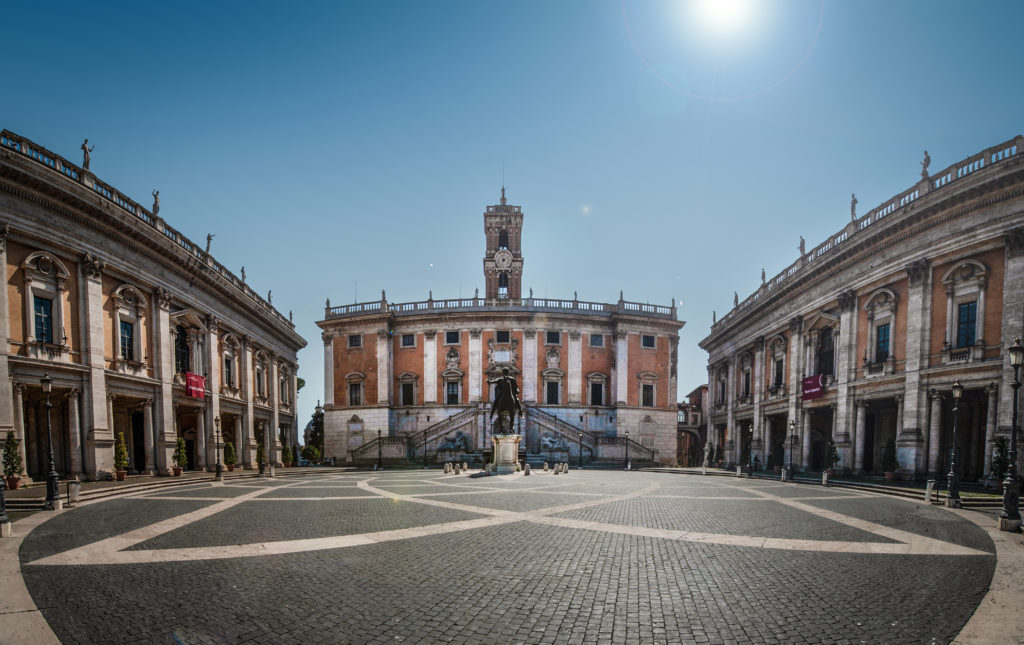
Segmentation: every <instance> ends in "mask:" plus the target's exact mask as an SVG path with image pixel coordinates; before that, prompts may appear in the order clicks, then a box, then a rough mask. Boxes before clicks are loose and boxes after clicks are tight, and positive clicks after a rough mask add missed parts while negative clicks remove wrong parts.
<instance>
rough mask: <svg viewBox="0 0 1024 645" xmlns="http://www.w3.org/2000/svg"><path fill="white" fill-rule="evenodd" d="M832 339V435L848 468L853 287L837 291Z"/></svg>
mask: <svg viewBox="0 0 1024 645" xmlns="http://www.w3.org/2000/svg"><path fill="white" fill-rule="evenodd" d="M835 342H836V344H837V346H836V349H837V351H836V409H835V412H834V414H835V420H834V421H833V431H832V436H833V438H834V441H835V443H836V451H837V452H838V453H839V458H840V462H839V463H840V467H841V468H843V469H849V468H851V467H852V465H853V462H854V460H853V455H852V452H853V451H852V450H851V436H852V433H851V431H852V430H853V429H854V424H852V423H851V422H850V416H851V413H852V412H853V407H854V406H853V405H851V404H852V401H853V396H852V394H851V391H850V381H852V380H853V379H854V374H855V370H856V366H857V357H856V356H855V354H856V351H857V295H856V293H855V292H854V291H853V290H848V291H844V292H842V293H840V294H839V338H838V339H835Z"/></svg>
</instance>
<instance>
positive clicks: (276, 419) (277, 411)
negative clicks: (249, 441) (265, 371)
mask: <svg viewBox="0 0 1024 645" xmlns="http://www.w3.org/2000/svg"><path fill="white" fill-rule="evenodd" d="M280 360H281V357H280V356H278V355H277V354H271V356H270V378H271V381H270V382H271V386H270V428H271V432H270V443H269V444H267V450H268V452H267V460H268V461H269V462H270V463H273V464H278V463H281V440H280V435H281V383H280V380H281V376H280V374H281V372H280V371H279V363H280Z"/></svg>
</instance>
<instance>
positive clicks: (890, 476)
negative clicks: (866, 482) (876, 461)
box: [885, 472, 896, 482]
mask: <svg viewBox="0 0 1024 645" xmlns="http://www.w3.org/2000/svg"><path fill="white" fill-rule="evenodd" d="M894 479H896V473H895V472H892V473H890V472H886V473H885V481H887V482H891V481H892V480H894Z"/></svg>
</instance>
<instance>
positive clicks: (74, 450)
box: [68, 387, 82, 480]
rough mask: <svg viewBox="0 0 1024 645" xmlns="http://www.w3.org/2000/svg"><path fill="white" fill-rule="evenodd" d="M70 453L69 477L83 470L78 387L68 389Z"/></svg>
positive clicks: (75, 476)
mask: <svg viewBox="0 0 1024 645" xmlns="http://www.w3.org/2000/svg"><path fill="white" fill-rule="evenodd" d="M68 453H69V455H70V456H71V459H70V470H71V472H70V473H69V477H68V478H69V479H72V480H77V479H78V475H79V474H80V473H81V472H82V422H81V420H80V419H79V416H78V388H77V387H73V388H71V389H70V390H68Z"/></svg>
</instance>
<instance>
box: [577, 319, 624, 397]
mask: <svg viewBox="0 0 1024 645" xmlns="http://www.w3.org/2000/svg"><path fill="white" fill-rule="evenodd" d="M595 335H596V334H595ZM603 336H604V347H591V346H590V334H583V338H582V339H581V341H582V342H583V369H582V374H581V375H580V378H581V379H582V380H583V383H582V385H581V386H580V392H582V395H581V399H580V402H581V403H583V405H589V404H590V391H589V387H590V386H589V385H587V374H592V373H593V372H600V373H601V374H604V375H605V377H606V378H607V380H606V381H605V387H604V405H609V400H610V399H611V396H612V392H611V390H612V388H611V376H612V357H613V356H614V355H615V348H614V345H613V343H614V342H615V336H614V335H612V334H603ZM611 403H614V401H611Z"/></svg>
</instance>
